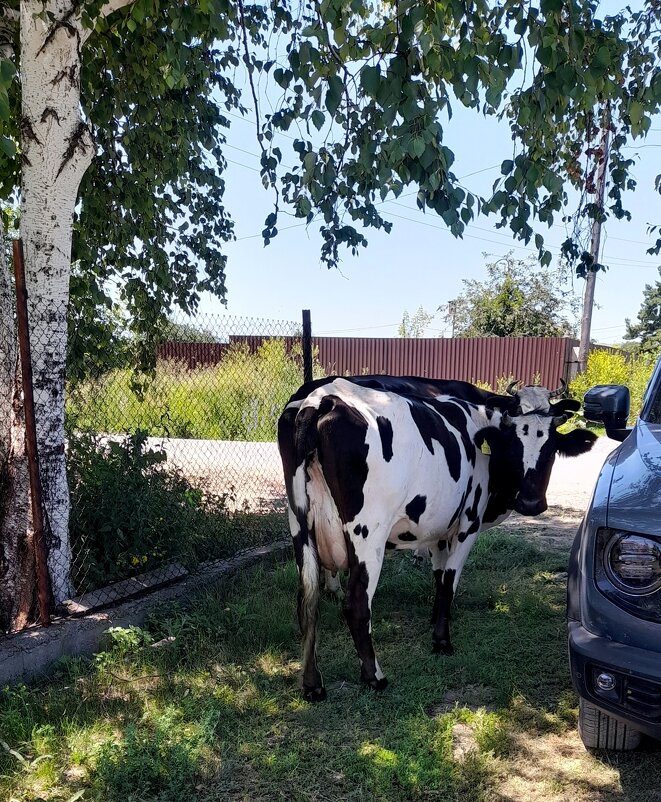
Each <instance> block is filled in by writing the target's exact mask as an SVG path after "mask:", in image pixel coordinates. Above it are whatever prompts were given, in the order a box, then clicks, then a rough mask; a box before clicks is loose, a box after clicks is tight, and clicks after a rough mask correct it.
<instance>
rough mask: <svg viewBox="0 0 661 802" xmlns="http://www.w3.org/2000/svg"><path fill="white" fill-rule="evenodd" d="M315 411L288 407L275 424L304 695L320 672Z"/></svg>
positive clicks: (313, 692)
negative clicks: (311, 469)
mask: <svg viewBox="0 0 661 802" xmlns="http://www.w3.org/2000/svg"><path fill="white" fill-rule="evenodd" d="M318 419H319V410H318V409H317V408H316V407H312V406H305V407H303V409H297V408H296V407H291V408H290V407H288V408H287V409H286V410H285V412H284V413H283V415H282V416H281V418H280V421H279V423H278V444H279V447H280V455H281V457H282V462H283V467H284V470H285V480H286V484H287V497H288V499H289V523H290V528H291V534H292V540H293V545H294V554H295V556H296V565H297V567H298V575H299V586H298V605H297V607H298V623H299V626H300V629H301V639H302V644H303V661H302V662H303V688H304V692H305V694H306V697H308V696H309V698H310V699H314V698H320V696H319V694H320V693H322V680H321V674H320V673H319V669H318V666H317V655H316V651H317V650H316V634H317V622H318V618H319V578H320V577H319V571H320V567H319V558H318V555H317V545H316V542H315V536H314V524H313V523H312V522H310V521H309V516H308V513H309V507H310V502H309V499H308V494H307V487H306V485H307V471H306V467H307V464H308V460H309V459H310V457H311V455H312V454H313V453H314V451H315V449H316V447H317V443H318V433H317V421H318Z"/></svg>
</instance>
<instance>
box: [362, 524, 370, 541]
mask: <svg viewBox="0 0 661 802" xmlns="http://www.w3.org/2000/svg"><path fill="white" fill-rule="evenodd" d="M360 534H361V535H362V536H363V537H364V538H365V537H367V536H368V535H369V529H368V528H367V527H366V526H364V525H363V528H362V529H361V530H360Z"/></svg>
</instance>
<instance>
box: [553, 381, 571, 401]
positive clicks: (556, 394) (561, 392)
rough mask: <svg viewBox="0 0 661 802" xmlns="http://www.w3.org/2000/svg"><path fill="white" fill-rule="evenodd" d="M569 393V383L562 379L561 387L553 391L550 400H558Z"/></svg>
mask: <svg viewBox="0 0 661 802" xmlns="http://www.w3.org/2000/svg"><path fill="white" fill-rule="evenodd" d="M566 392H567V382H566V381H565V380H564V379H560V387H558V388H557V390H552V391H551V392H550V393H549V398H558V397H560V396H563V395H565V393H566Z"/></svg>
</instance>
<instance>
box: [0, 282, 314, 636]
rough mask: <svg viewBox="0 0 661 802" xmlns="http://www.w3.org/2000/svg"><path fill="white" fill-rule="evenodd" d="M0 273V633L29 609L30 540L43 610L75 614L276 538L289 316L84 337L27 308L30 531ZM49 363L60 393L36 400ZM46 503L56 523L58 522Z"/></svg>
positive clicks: (292, 346) (291, 367)
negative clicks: (36, 510) (33, 501)
mask: <svg viewBox="0 0 661 802" xmlns="http://www.w3.org/2000/svg"><path fill="white" fill-rule="evenodd" d="M5 276H6V277H8V278H9V283H8V286H7V287H5V288H4V290H3V294H2V298H0V300H2V303H3V309H5V307H6V310H5V311H6V312H7V314H8V315H9V319H7V317H6V316H5V320H4V323H5V325H3V326H2V327H0V340H1V341H0V357H1V359H0V368H2V369H3V371H4V372H3V373H2V375H1V376H0V378H1V379H2V382H1V386H0V391H1V395H0V426H1V427H2V440H1V441H0V502H1V505H2V509H1V510H0V512H1V513H2V514H0V586H1V587H2V591H1V592H0V616H1V619H0V633H1V632H3V631H4V632H8V631H15V630H17V629H21V628H23V627H24V626H25V625H26V624H28V623H30V622H33V621H36V620H39V619H40V615H39V614H38V612H37V610H38V602H39V599H40V598H41V596H43V593H42V594H41V595H40V593H39V581H38V565H39V555H38V554H37V553H36V550H35V543H39V542H41V543H42V544H43V546H44V547H45V550H46V552H47V558H44V559H43V560H42V563H43V564H46V562H47V566H48V571H47V574H48V576H47V578H46V584H47V585H49V587H48V589H47V591H48V595H49V597H50V598H51V599H53V598H54V600H55V603H56V610H57V611H58V612H61V613H84V612H85V611H88V610H90V609H95V608H97V607H99V606H102V605H104V604H108V603H111V602H113V601H116V600H119V599H122V598H126V597H128V596H131V595H134V594H135V593H138V592H144V591H146V590H150V589H153V588H155V587H157V586H159V585H162V584H164V583H166V582H169V581H172V580H174V579H178V578H180V577H183V576H185V575H187V574H188V573H190V572H191V571H195V570H199V569H201V568H205V567H208V566H209V565H210V564H211V563H213V561H216V560H220V559H228V558H231V557H234V556H236V555H239V554H241V553H242V552H244V551H245V550H246V549H253V548H255V547H257V546H262V545H264V544H269V543H273V542H276V541H281V540H282V539H283V538H285V537H287V535H288V527H287V519H286V515H285V490H284V483H283V479H282V467H281V463H280V458H279V454H278V448H277V443H276V435H277V421H278V418H279V416H280V413H281V412H282V409H283V407H284V405H285V404H286V402H287V400H288V398H289V396H290V395H291V394H292V393H293V392H294V391H295V390H296V389H297V388H298V387H299V386H300V384H301V383H302V382H303V380H304V361H305V360H304V347H303V335H302V332H303V328H304V327H303V326H302V325H301V323H300V322H298V323H297V322H290V321H269V320H258V319H251V318H238V317H232V316H229V315H222V316H221V315H217V316H214V315H207V316H202V315H199V316H197V317H195V318H186V319H183V318H182V319H170V320H169V321H168V322H167V323H166V324H165V325H164V326H162V330H161V331H160V333H159V336H158V337H157V338H156V341H155V342H154V343H153V344H149V345H146V344H145V343H144V342H140V341H139V340H138V339H137V338H135V337H131V336H129V335H128V334H124V333H122V330H121V327H117V326H116V325H115V323H116V322H115V323H113V326H112V327H111V328H112V331H111V330H110V329H109V328H107V327H106V330H105V332H104V331H103V330H102V329H103V326H101V327H99V336H98V337H90V336H89V331H86V332H82V331H78V330H77V329H76V326H75V325H74V326H72V325H71V321H70V322H69V330H68V332H67V329H66V326H67V323H66V321H67V317H66V313H65V314H62V315H59V314H57V310H55V311H54V312H53V314H48V315H46V317H48V318H49V319H48V320H46V319H45V318H44V316H43V314H42V316H41V322H40V320H39V316H38V314H36V313H33V309H29V312H30V323H31V333H30V337H31V340H32V364H33V365H34V366H36V367H35V379H34V390H35V418H36V427H35V429H36V440H37V441H38V452H39V459H38V463H39V467H40V472H41V476H40V479H39V481H38V482H37V484H38V486H39V487H38V492H39V493H40V495H41V498H40V499H39V500H38V502H37V503H38V505H39V507H40V508H41V509H42V510H43V514H44V521H43V534H42V535H41V536H39V535H38V533H36V532H34V530H33V526H32V516H31V514H30V511H29V506H30V483H29V481H28V467H29V462H30V460H29V457H28V454H27V453H26V450H25V442H26V437H25V431H26V426H25V415H24V409H23V405H22V403H20V401H22V394H21V385H20V378H21V377H20V370H17V365H18V361H17V354H18V353H19V349H18V344H17V343H18V337H17V332H16V326H15V314H14V309H15V307H14V300H15V299H14V289H13V286H11V284H12V283H13V282H12V281H11V276H9V274H8V273H6V274H5ZM0 289H3V288H2V287H0ZM42 305H43V304H42ZM28 306H30V304H29V302H28ZM58 325H59V327H60V328H61V327H62V325H63V326H64V331H63V332H62V331H59V329H58ZM95 325H96V323H95ZM58 337H64V338H65V339H66V348H65V349H63V348H62V347H58V345H57V341H58ZM305 352H306V355H307V354H309V338H308V340H307V347H306V348H305ZM58 353H59V354H61V356H60V357H59V359H60V362H59V363H57V364H56V362H57V358H58V357H57V354H58ZM65 353H66V367H65ZM43 360H50V368H49V369H48V370H45V371H44V370H43V369H42V368H43V364H42V362H43ZM308 362H309V357H308ZM65 370H66V394H65V399H66V400H65V405H64V408H62V404H61V403H60V404H58V403H57V401H55V402H49V394H50V398H51V399H52V398H55V397H56V396H55V394H54V392H53V390H52V388H51V387H50V386H49V385H48V382H47V381H44V376H46V375H47V374H49V373H50V375H52V376H53V387H56V386H57V385H58V377H59V382H60V387H61V376H62V373H63V372H64V371H65ZM308 370H309V366H308ZM5 374H6V375H5ZM58 408H59V410H60V411H59V413H55V414H53V412H52V410H53V409H55V410H57V409H58ZM49 410H50V411H49ZM58 414H59V418H58ZM49 415H50V417H49ZM62 416H64V420H63V421H62ZM62 423H64V426H62ZM12 427H13V429H12ZM29 428H30V427H29V424H28V426H27V429H28V430H29ZM63 430H64V432H65V433H66V437H65V442H64V444H63V443H62V431H63ZM58 432H59V445H58V442H57V433H58ZM54 438H55V439H54ZM28 439H29V438H28ZM14 446H16V448H14ZM18 446H20V448H18ZM12 448H14V452H15V453H14V452H12V453H11V454H10V452H11V450H12ZM67 485H68V489H69V492H68V494H67V492H66V487H67ZM63 488H64V492H61V491H62V490H63ZM60 517H63V519H64V520H68V526H65V527H58V521H59V518H60ZM12 518H13V521H14V524H13V529H12ZM26 522H27V525H26ZM16 524H18V525H17V526H16ZM60 529H62V531H60ZM39 538H40V539H39ZM21 560H22V563H21ZM10 563H11V564H10ZM35 566H37V568H35ZM41 618H42V620H43V617H41Z"/></svg>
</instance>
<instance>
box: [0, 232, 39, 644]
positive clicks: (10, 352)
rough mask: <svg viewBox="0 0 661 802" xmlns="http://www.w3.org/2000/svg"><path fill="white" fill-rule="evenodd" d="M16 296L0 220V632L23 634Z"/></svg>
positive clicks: (28, 610) (24, 538)
mask: <svg viewBox="0 0 661 802" xmlns="http://www.w3.org/2000/svg"><path fill="white" fill-rule="evenodd" d="M14 308H15V305H14V293H13V289H12V283H11V279H10V275H9V268H8V265H7V260H6V254H5V240H4V231H3V228H2V220H1V219H0V630H3V631H5V632H9V631H14V630H18V629H23V627H25V626H26V625H27V624H28V623H29V622H30V621H31V620H32V618H33V612H34V609H35V603H36V592H35V570H34V549H33V533H32V526H31V515H30V504H29V498H30V496H29V493H30V488H29V482H28V461H27V454H26V451H25V426H24V421H23V397H22V393H21V373H20V362H19V360H18V351H17V344H16V329H15V325H14Z"/></svg>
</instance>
